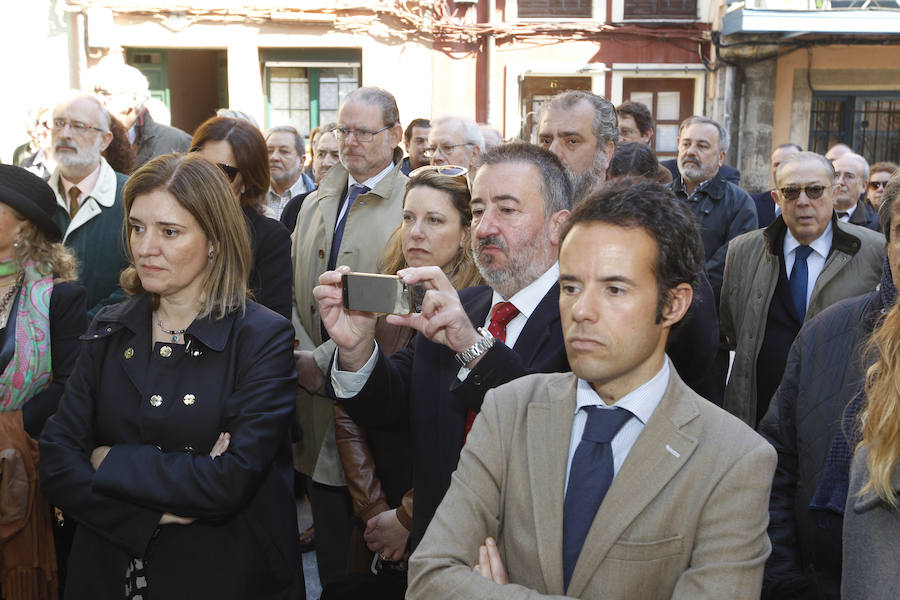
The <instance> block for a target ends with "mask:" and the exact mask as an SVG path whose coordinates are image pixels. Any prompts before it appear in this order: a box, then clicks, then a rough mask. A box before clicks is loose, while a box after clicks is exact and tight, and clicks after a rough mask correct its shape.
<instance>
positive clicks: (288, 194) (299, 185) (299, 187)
mask: <svg viewBox="0 0 900 600" xmlns="http://www.w3.org/2000/svg"><path fill="white" fill-rule="evenodd" d="M306 191H308V190H307V189H306V182H305V181H303V171H300V174H299V175H297V181H295V182H294V185H292V186H291V187H289V188H288V189H286V190H285V191H284V193H283V194H279V193H278V192H276V191H275V190H274V189H272V187H271V186H269V196H271V197H272V199H273V200H280V199H287V200H290V199H291V198H293V197H294V196H299V195H300V194H302V193H304V192H306Z"/></svg>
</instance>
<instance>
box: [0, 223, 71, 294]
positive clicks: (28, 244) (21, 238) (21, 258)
mask: <svg viewBox="0 0 900 600" xmlns="http://www.w3.org/2000/svg"><path fill="white" fill-rule="evenodd" d="M13 213H15V215H16V217H17V218H19V219H21V220H23V221H25V222H24V223H23V224H22V229H21V232H20V233H19V235H18V236H17V237H16V241H17V242H18V245H17V246H16V247H15V258H16V263H17V264H19V265H22V264H24V263H25V261H26V260H28V259H31V260H33V261H34V262H35V265H36V267H37V270H38V272H39V273H41V274H42V275H52V276H53V281H54V282H55V283H62V282H64V281H74V280H76V279H78V259H76V258H75V253H74V252H73V251H72V250H71V249H70V248H68V247H66V246H64V245H62V244H61V243H58V242H51V241H50V240H48V239H47V236H45V235H44V234H43V232H41V230H40V229H38V228H37V227H35V226H34V225H33V224H32V223H31V221H28V220H27V219H25V218H24V217H22V216H21V215H20V214H19V213H18V212H17V211H16V210H15V209H13Z"/></svg>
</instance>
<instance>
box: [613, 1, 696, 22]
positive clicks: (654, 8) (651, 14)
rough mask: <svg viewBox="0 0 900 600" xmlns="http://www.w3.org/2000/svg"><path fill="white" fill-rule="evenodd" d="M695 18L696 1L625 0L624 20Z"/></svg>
mask: <svg viewBox="0 0 900 600" xmlns="http://www.w3.org/2000/svg"><path fill="white" fill-rule="evenodd" d="M696 17H697V0H626V2H625V18H626V19H653V18H656V19H680V18H696Z"/></svg>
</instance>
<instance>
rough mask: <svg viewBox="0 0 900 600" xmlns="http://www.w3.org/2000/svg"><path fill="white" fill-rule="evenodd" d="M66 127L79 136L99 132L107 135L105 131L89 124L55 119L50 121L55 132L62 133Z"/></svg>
mask: <svg viewBox="0 0 900 600" xmlns="http://www.w3.org/2000/svg"><path fill="white" fill-rule="evenodd" d="M66 125H68V126H69V128H70V129H71V130H72V131H73V132H74V133H76V134H78V135H86V134H87V133H88V132H89V131H91V130H93V131H99V132H100V133H106V130H105V129H100V128H99V127H94V126H93V125H89V124H88V123H84V122H83V121H66V120H65V119H53V120H52V121H50V128H51V129H52V130H53V131H62V130H63V129H65V128H66Z"/></svg>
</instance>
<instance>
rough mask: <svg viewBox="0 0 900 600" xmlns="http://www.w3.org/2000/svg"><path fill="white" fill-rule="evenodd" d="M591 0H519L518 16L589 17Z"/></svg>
mask: <svg viewBox="0 0 900 600" xmlns="http://www.w3.org/2000/svg"><path fill="white" fill-rule="evenodd" d="M591 1H592V0H519V16H520V17H525V18H539V17H550V18H561V17H590V16H591V14H592V13H591Z"/></svg>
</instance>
